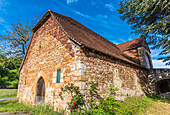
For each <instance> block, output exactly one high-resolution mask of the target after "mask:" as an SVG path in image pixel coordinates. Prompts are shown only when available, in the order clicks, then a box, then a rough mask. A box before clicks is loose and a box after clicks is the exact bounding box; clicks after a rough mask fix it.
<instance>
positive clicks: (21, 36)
mask: <svg viewBox="0 0 170 115" xmlns="http://www.w3.org/2000/svg"><path fill="white" fill-rule="evenodd" d="M36 22H37V17H35V18H34V20H33V22H32V23H29V22H27V23H21V21H19V22H18V23H16V24H14V23H12V24H11V26H12V30H10V31H6V35H0V40H1V50H0V54H3V55H7V56H10V57H15V58H23V56H24V55H25V52H26V49H27V47H28V42H29V40H30V38H31V28H32V27H33V25H34V24H35V23H36Z"/></svg>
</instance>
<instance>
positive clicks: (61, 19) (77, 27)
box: [51, 11, 137, 65]
mask: <svg viewBox="0 0 170 115" xmlns="http://www.w3.org/2000/svg"><path fill="white" fill-rule="evenodd" d="M51 13H52V14H53V15H54V17H55V19H56V21H57V22H58V23H59V24H60V25H61V26H62V28H63V30H64V31H65V32H66V33H67V35H68V36H69V37H71V38H73V39H74V40H75V41H77V42H78V43H80V44H81V45H84V46H86V47H88V48H91V49H94V50H96V51H99V52H102V53H105V54H107V55H110V56H113V57H115V58H117V59H121V60H124V61H126V62H129V63H132V64H135V65H136V64H137V63H136V60H134V59H131V58H129V57H128V56H127V55H126V54H124V53H123V52H121V51H120V49H119V48H118V47H117V46H116V45H115V44H114V43H112V42H110V41H108V40H106V39H105V38H104V37H102V36H100V35H99V34H97V33H96V32H94V31H92V30H90V29H89V28H87V27H85V26H84V25H82V24H81V23H79V22H77V21H76V20H74V19H72V18H70V17H67V16H64V15H61V14H58V13H55V12H52V11H51Z"/></svg>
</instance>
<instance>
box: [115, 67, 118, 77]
mask: <svg viewBox="0 0 170 115" xmlns="http://www.w3.org/2000/svg"><path fill="white" fill-rule="evenodd" d="M115 77H116V78H117V77H118V70H117V69H115Z"/></svg>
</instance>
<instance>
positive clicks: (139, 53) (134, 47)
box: [117, 37, 153, 69]
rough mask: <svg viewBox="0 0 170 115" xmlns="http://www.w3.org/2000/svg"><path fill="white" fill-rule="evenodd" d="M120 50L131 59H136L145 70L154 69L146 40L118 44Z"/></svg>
mask: <svg viewBox="0 0 170 115" xmlns="http://www.w3.org/2000/svg"><path fill="white" fill-rule="evenodd" d="M117 46H118V47H119V49H121V50H122V52H123V53H125V54H126V55H128V56H129V57H131V58H133V59H135V60H136V61H137V63H138V64H140V65H141V66H142V67H145V68H148V69H150V68H153V65H152V59H151V55H150V53H151V52H150V49H149V47H148V44H147V42H146V39H145V38H142V37H139V38H136V39H134V40H131V41H128V42H125V43H122V44H118V45H117Z"/></svg>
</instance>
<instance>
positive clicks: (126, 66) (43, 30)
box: [17, 11, 152, 108]
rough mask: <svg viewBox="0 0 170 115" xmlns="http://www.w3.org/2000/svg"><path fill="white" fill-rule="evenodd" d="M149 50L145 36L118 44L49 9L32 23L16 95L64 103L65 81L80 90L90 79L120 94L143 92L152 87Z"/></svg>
mask: <svg viewBox="0 0 170 115" xmlns="http://www.w3.org/2000/svg"><path fill="white" fill-rule="evenodd" d="M150 68H152V61H151V57H150V50H149V47H148V45H147V42H146V40H145V39H144V38H137V39H135V40H132V41H129V42H126V43H123V44H119V45H115V44H114V43H112V42H110V41H108V40H106V39H105V38H103V37H102V36H100V35H99V34H97V33H95V32H94V31H92V30H90V29H89V28H87V27H85V26H84V25H82V24H80V23H79V22H77V21H76V20H74V19H72V18H70V17H67V16H64V15H61V14H58V13H55V12H53V11H48V12H47V13H46V14H45V15H44V16H43V17H42V18H41V19H40V21H39V22H38V23H37V24H36V25H35V26H34V27H33V29H32V37H31V40H30V42H29V45H28V49H27V51H26V54H25V57H24V59H23V62H22V64H21V67H20V69H19V72H20V78H19V86H18V95H17V98H18V99H19V101H21V102H25V103H26V102H28V103H31V104H36V103H41V102H45V103H52V104H53V105H54V107H55V108H66V107H67V101H68V99H69V97H68V98H66V100H64V101H63V100H61V99H60V98H59V92H60V88H61V86H63V85H64V84H67V83H74V84H75V85H76V86H78V87H79V88H80V91H81V92H84V93H86V92H87V91H88V83H89V82H90V81H94V82H98V83H99V90H98V93H99V94H100V95H101V96H102V97H104V96H108V89H109V85H111V84H114V85H115V86H116V87H118V88H119V91H117V93H118V94H124V96H127V95H128V96H142V95H145V94H147V93H149V92H150V88H149V83H148V70H149V69H150Z"/></svg>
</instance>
